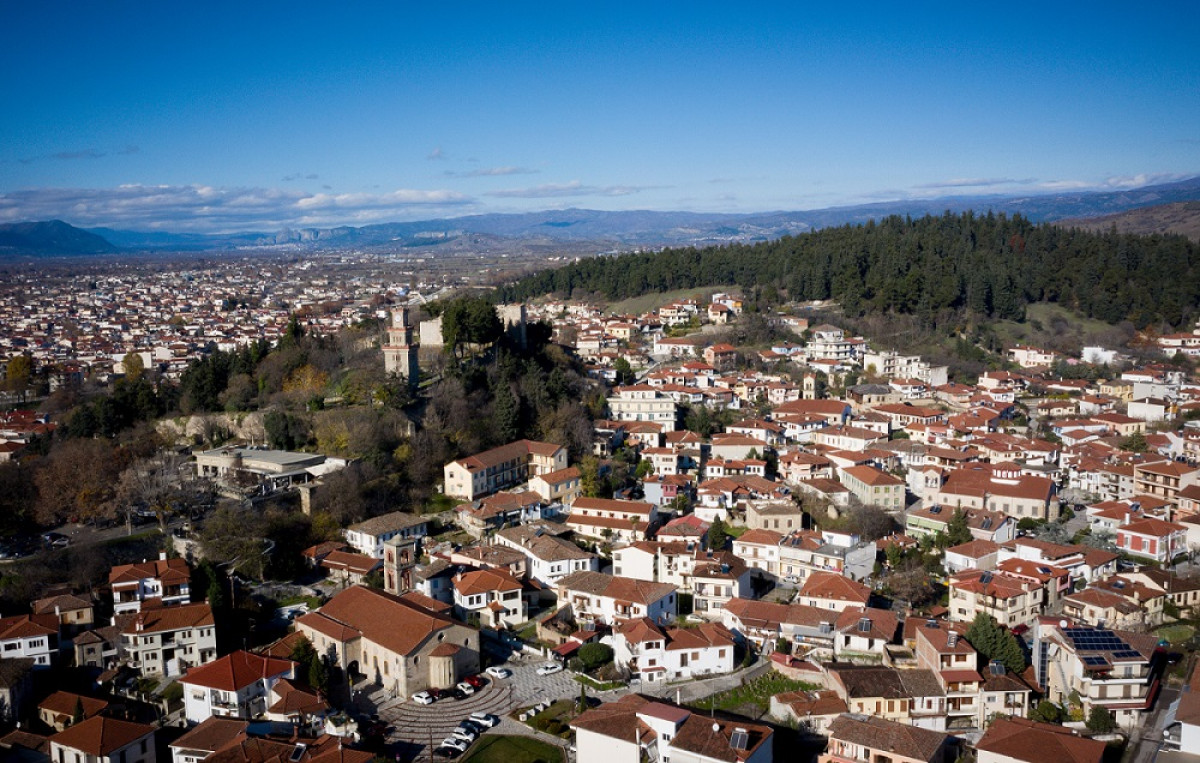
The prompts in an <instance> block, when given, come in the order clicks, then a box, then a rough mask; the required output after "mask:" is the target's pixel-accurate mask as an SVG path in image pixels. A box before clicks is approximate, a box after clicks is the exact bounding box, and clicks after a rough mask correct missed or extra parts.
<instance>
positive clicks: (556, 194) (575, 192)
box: [484, 180, 663, 199]
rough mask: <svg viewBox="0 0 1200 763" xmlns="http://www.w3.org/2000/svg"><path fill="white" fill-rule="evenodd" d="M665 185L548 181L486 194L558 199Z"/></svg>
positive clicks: (617, 193) (640, 189)
mask: <svg viewBox="0 0 1200 763" xmlns="http://www.w3.org/2000/svg"><path fill="white" fill-rule="evenodd" d="M662 187H663V186H650V185H642V186H637V185H608V186H596V185H584V184H583V183H580V182H579V181H578V180H572V181H571V182H569V183H547V184H545V185H538V186H533V187H532V188H509V189H506V190H502V191H491V192H489V193H486V194H484V195H485V196H496V197H499V198H507V199H556V198H561V197H564V196H629V195H630V194H634V193H640V192H642V191H645V190H649V189H651V188H662Z"/></svg>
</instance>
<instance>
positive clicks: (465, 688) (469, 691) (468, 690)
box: [457, 681, 475, 697]
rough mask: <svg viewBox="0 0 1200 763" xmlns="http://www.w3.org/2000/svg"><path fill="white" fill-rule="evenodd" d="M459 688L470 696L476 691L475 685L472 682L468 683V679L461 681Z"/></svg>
mask: <svg viewBox="0 0 1200 763" xmlns="http://www.w3.org/2000/svg"><path fill="white" fill-rule="evenodd" d="M457 688H458V690H459V691H461V692H462V693H463V694H466V695H467V696H468V697H469V696H471V695H472V694H474V693H475V687H474V686H472V685H471V684H469V683H467V682H466V681H461V682H459V684H458V687H457Z"/></svg>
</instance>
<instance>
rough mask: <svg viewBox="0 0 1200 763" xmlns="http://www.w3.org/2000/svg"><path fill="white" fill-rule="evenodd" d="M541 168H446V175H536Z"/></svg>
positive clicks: (465, 176)
mask: <svg viewBox="0 0 1200 763" xmlns="http://www.w3.org/2000/svg"><path fill="white" fill-rule="evenodd" d="M539 172H541V170H534V169H530V168H528V167H487V168H485V169H478V170H471V171H470V172H455V171H454V170H446V173H445V174H446V175H448V176H449V177H460V178H481V177H499V176H502V175H536V174H537V173H539Z"/></svg>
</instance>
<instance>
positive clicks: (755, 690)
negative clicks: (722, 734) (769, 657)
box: [693, 670, 821, 717]
mask: <svg viewBox="0 0 1200 763" xmlns="http://www.w3.org/2000/svg"><path fill="white" fill-rule="evenodd" d="M819 688H821V687H819V686H817V685H816V684H810V683H805V682H804V681H796V680H794V679H791V678H788V677H786V676H784V675H781V674H780V673H776V672H775V671H774V670H772V671H770V672H768V673H764V674H763V675H761V676H759V677H758V678H755V679H754V680H752V681H749V682H747V683H745V684H742V685H741V686H738V687H736V688H733V689H729V690H728V691H723V692H720V693H718V694H714V695H712V696H711V697H705V698H704V699H702V700H699V701H698V702H695V703H693V706H694V707H696V708H698V709H701V710H724V711H726V712H731V713H739V714H741V715H747V716H750V717H758V716H759V715H762V714H763V713H765V712H767V710H768V709H770V707H771V697H773V696H775V695H776V694H782V693H783V692H787V691H799V690H801V689H804V690H806V691H807V690H812V689H819Z"/></svg>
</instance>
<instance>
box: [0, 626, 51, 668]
mask: <svg viewBox="0 0 1200 763" xmlns="http://www.w3.org/2000/svg"><path fill="white" fill-rule="evenodd" d="M58 628H59V624H58V618H57V617H56V616H55V615H12V616H10V617H0V658H3V659H6V660H8V659H13V658H22V657H28V658H29V659H32V660H33V664H34V665H35V666H36V667H39V668H45V667H49V666H50V664H51V663H52V662H53V660H54V656H55V655H56V654H58Z"/></svg>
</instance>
